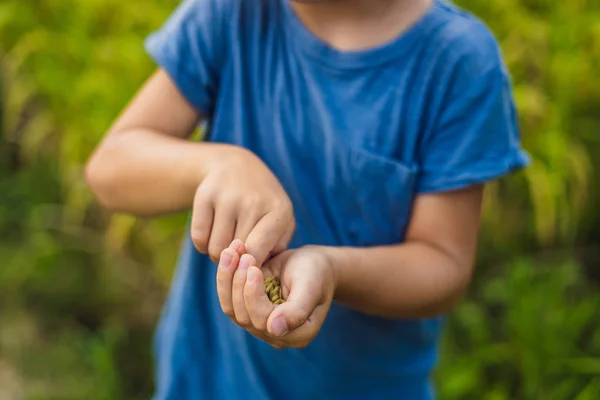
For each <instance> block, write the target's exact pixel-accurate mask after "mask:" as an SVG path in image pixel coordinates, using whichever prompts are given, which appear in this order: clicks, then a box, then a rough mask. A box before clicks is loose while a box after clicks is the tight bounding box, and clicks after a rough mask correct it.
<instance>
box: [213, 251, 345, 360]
mask: <svg viewBox="0 0 600 400" xmlns="http://www.w3.org/2000/svg"><path fill="white" fill-rule="evenodd" d="M266 276H278V277H279V278H280V280H281V293H282V295H283V298H284V299H285V300H286V301H285V303H283V304H280V305H274V304H272V303H271V301H270V300H269V298H268V296H267V294H266V293H265V286H264V280H265V277H266ZM335 286H336V279H335V271H334V269H333V266H332V265H331V263H330V262H329V259H328V257H327V254H326V251H325V250H324V249H323V248H320V247H317V246H309V247H302V248H300V249H295V250H288V251H285V252H283V253H281V254H279V255H278V256H276V257H274V258H272V259H270V260H269V261H268V262H267V263H265V264H264V265H263V266H262V268H258V267H257V262H256V259H254V257H252V256H251V255H249V254H247V253H245V249H244V245H243V243H242V242H241V241H234V242H233V243H232V244H231V246H230V247H229V248H227V249H225V250H224V251H223V253H222V255H221V260H220V263H219V267H218V272H217V292H218V295H219V301H220V303H221V308H222V309H223V312H224V313H225V314H226V315H228V316H229V317H230V318H231V319H232V320H233V321H234V322H235V323H237V324H238V325H240V326H241V327H243V328H245V329H246V330H248V332H250V333H251V334H253V335H254V336H256V337H258V338H259V339H262V340H264V341H266V342H267V343H269V344H271V345H273V346H274V347H277V348H283V347H293V348H303V347H306V346H307V345H308V344H309V343H310V342H311V341H312V340H313V339H314V338H315V337H316V336H317V334H318V333H319V331H320V329H321V326H322V325H323V322H324V321H325V318H326V316H327V313H328V312H329V308H330V305H331V302H332V299H333V294H334V291H335Z"/></svg>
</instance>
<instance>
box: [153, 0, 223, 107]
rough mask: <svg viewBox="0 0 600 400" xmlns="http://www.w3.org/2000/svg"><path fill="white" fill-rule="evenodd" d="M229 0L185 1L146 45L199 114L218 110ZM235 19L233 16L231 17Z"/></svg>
mask: <svg viewBox="0 0 600 400" xmlns="http://www.w3.org/2000/svg"><path fill="white" fill-rule="evenodd" d="M226 3H229V2H228V1H227V0H183V1H182V2H181V3H180V5H179V6H178V8H177V9H176V10H175V12H174V13H173V14H172V15H171V16H170V17H169V19H168V20H167V21H166V22H165V24H164V25H163V26H162V27H161V28H160V29H159V30H158V31H156V32H154V33H152V34H151V35H150V36H149V37H148V38H147V39H146V42H145V47H146V51H147V52H148V53H149V54H150V56H151V57H152V58H153V59H154V61H155V62H156V63H157V64H158V66H159V67H160V68H162V69H163V70H165V71H166V72H167V74H168V75H169V76H170V77H171V79H172V80H173V81H174V83H175V85H176V86H177V87H178V89H179V91H180V92H181V93H182V95H183V96H184V97H185V98H186V99H187V100H188V101H189V102H190V104H192V105H193V106H194V107H195V108H197V109H198V110H199V111H201V112H204V113H208V114H210V113H211V112H212V109H213V107H214V103H215V98H216V91H217V85H218V80H219V71H220V70H221V68H222V65H223V63H224V57H225V54H226V47H227V46H226V43H225V34H224V30H225V28H224V26H225V22H226V18H225V15H224V12H225V10H224V4H226ZM230 17H231V16H230Z"/></svg>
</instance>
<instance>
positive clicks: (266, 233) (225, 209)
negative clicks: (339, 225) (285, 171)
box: [191, 147, 296, 267]
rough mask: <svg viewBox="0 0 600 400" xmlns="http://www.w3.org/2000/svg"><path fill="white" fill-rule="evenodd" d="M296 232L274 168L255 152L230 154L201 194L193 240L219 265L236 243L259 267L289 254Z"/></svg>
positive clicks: (211, 171)
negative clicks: (286, 251)
mask: <svg viewBox="0 0 600 400" xmlns="http://www.w3.org/2000/svg"><path fill="white" fill-rule="evenodd" d="M295 228H296V221H295V218H294V210H293V207H292V203H291V201H290V199H289V197H288V195H287V193H286V192H285V190H284V189H283V187H282V186H281V184H280V183H279V181H278V180H277V178H276V177H275V175H273V173H272V172H271V171H270V170H269V168H268V167H267V166H266V165H265V164H264V163H263V162H262V161H261V160H260V159H259V158H258V157H257V156H255V155H254V154H252V153H251V152H249V151H247V150H245V149H243V148H239V147H229V148H227V154H226V156H224V157H221V158H219V160H218V161H216V162H215V163H212V164H211V165H210V166H209V167H208V168H207V171H206V173H205V174H204V179H203V181H202V183H201V184H200V186H198V189H197V191H196V195H195V199H194V206H193V211H192V224H191V237H192V240H193V242H194V245H195V246H196V248H197V249H198V251H199V252H201V253H204V254H207V253H208V254H209V255H210V257H211V258H212V260H213V261H214V262H218V261H219V258H220V256H221V252H222V251H223V250H224V249H226V248H227V247H228V246H229V245H230V243H231V242H232V241H233V240H234V239H240V240H242V241H243V242H244V243H245V246H246V251H247V252H248V253H249V254H251V255H252V256H254V257H255V258H256V260H257V264H258V266H259V267H260V266H261V265H262V263H263V262H265V260H267V258H269V256H270V255H275V254H278V253H280V252H282V251H284V250H285V249H286V248H287V246H288V244H289V242H290V240H291V237H292V235H293V234H294V230H295Z"/></svg>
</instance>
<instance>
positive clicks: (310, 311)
mask: <svg viewBox="0 0 600 400" xmlns="http://www.w3.org/2000/svg"><path fill="white" fill-rule="evenodd" d="M318 287H320V285H319V282H312V281H311V280H310V279H306V280H305V281H303V282H296V283H295V284H294V285H293V286H292V288H291V291H290V294H289V296H288V298H287V299H286V302H285V303H283V304H281V305H280V306H279V307H277V308H276V309H275V311H273V313H271V315H270V316H269V320H268V321H267V327H268V331H269V334H271V335H273V336H274V337H279V338H281V337H282V336H286V341H287V340H292V338H300V339H304V336H306V339H308V338H310V339H312V337H314V335H316V332H314V331H315V327H316V326H320V325H318V323H320V322H322V321H321V320H320V319H319V317H320V316H321V314H323V313H322V311H323V310H322V309H323V308H324V307H323V306H321V305H322V304H323V303H325V302H323V301H322V295H321V293H319V292H318V291H315V288H318ZM319 306H321V307H319ZM317 310H319V311H320V313H316V311H317ZM324 315H326V312H325V313H324ZM323 319H324V316H323ZM292 334H294V336H293V337H287V336H288V335H289V336H291V335H292Z"/></svg>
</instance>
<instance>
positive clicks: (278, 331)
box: [271, 317, 288, 336]
mask: <svg viewBox="0 0 600 400" xmlns="http://www.w3.org/2000/svg"><path fill="white" fill-rule="evenodd" d="M287 329H288V327H287V323H286V322H285V318H283V317H277V318H275V319H274V320H273V322H272V323H271V330H272V331H273V335H275V336H283V335H285V334H286V333H287Z"/></svg>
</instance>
